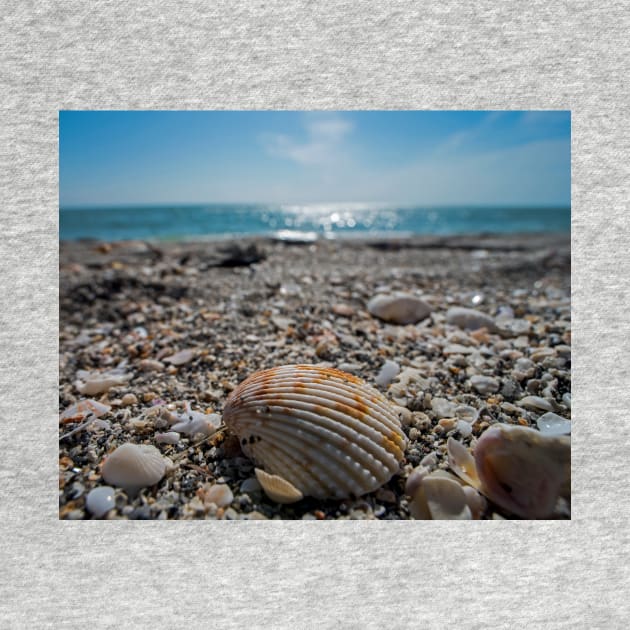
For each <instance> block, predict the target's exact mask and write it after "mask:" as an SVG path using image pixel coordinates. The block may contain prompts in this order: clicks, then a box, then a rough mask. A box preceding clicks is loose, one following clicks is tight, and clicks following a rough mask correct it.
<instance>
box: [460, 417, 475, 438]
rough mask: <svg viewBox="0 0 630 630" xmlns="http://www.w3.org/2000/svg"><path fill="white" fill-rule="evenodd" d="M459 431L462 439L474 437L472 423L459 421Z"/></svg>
mask: <svg viewBox="0 0 630 630" xmlns="http://www.w3.org/2000/svg"><path fill="white" fill-rule="evenodd" d="M457 430H458V431H459V434H460V435H461V436H462V437H465V438H466V437H468V436H470V435H472V425H471V424H470V422H466V421H465V420H458V421H457Z"/></svg>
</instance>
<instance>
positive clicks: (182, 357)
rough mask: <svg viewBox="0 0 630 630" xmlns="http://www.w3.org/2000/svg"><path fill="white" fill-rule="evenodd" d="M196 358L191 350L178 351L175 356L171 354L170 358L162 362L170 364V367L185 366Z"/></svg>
mask: <svg viewBox="0 0 630 630" xmlns="http://www.w3.org/2000/svg"><path fill="white" fill-rule="evenodd" d="M195 356H196V352H195V351H194V350H191V349H186V350H180V351H179V352H176V353H175V354H172V355H171V356H170V357H166V358H165V359H164V361H165V362H166V363H170V364H171V365H176V366H178V365H185V364H186V363H190V362H191V361H192V360H193V359H194V358H195Z"/></svg>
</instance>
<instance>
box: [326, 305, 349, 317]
mask: <svg viewBox="0 0 630 630" xmlns="http://www.w3.org/2000/svg"><path fill="white" fill-rule="evenodd" d="M331 310H332V312H333V313H334V314H335V315H340V316H341V317H352V316H353V315H354V312H355V311H354V308H353V307H352V306H350V305H349V304H333V306H332V309H331Z"/></svg>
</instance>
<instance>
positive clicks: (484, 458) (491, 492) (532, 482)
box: [475, 424, 571, 518]
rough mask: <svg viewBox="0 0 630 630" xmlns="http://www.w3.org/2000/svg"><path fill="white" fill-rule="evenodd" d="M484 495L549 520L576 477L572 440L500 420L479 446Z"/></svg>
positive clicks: (477, 456) (477, 459)
mask: <svg viewBox="0 0 630 630" xmlns="http://www.w3.org/2000/svg"><path fill="white" fill-rule="evenodd" d="M475 463H476V464H477V475H478V476H479V480H480V481H481V488H482V491H483V493H484V494H485V495H486V496H487V497H488V498H489V499H491V500H492V501H494V502H495V503H497V504H499V505H501V506H502V507H504V508H506V509H508V510H510V511H511V512H513V513H514V514H517V515H518V516H521V517H523V518H545V517H547V516H549V515H550V514H551V512H552V511H553V509H554V507H555V504H556V501H557V499H558V496H559V495H560V494H563V493H566V491H567V489H568V487H569V486H570V477H571V441H570V438H569V437H567V436H546V435H543V434H541V433H540V431H536V430H535V429H530V428H528V427H521V426H516V425H504V424H500V425H499V424H497V425H494V426H492V427H490V428H489V429H488V430H487V431H485V432H484V434H483V435H482V436H481V437H480V438H479V441H478V442H477V445H476V446H475Z"/></svg>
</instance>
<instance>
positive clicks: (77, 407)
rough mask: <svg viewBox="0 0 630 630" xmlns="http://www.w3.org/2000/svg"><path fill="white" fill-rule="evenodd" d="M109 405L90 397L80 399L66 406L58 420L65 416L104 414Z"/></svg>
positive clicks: (97, 415) (95, 415)
mask: <svg viewBox="0 0 630 630" xmlns="http://www.w3.org/2000/svg"><path fill="white" fill-rule="evenodd" d="M110 409H111V407H110V406H109V405H104V404H103V403H100V402H98V401H96V400H92V399H90V398H88V399H86V400H80V401H79V402H77V403H75V404H74V405H71V406H70V407H68V408H67V409H66V410H65V411H64V412H63V413H62V414H61V415H60V416H59V420H65V419H66V418H76V417H77V416H83V417H87V416H88V415H89V414H92V415H93V416H94V417H95V418H99V417H100V416H103V415H105V414H106V413H107V412H108V411H109V410H110Z"/></svg>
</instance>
